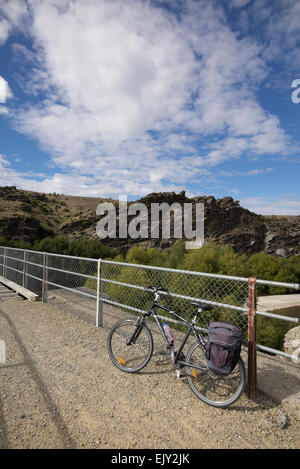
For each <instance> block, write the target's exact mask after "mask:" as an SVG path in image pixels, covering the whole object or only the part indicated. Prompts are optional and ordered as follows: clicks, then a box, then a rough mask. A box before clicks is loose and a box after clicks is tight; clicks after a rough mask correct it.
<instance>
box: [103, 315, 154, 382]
mask: <svg viewBox="0 0 300 469" xmlns="http://www.w3.org/2000/svg"><path fill="white" fill-rule="evenodd" d="M136 327H137V321H136V319H133V318H127V319H121V320H120V321H118V322H117V323H116V324H115V325H114V326H113V327H112V328H111V330H110V332H109V334H108V337H107V349H108V354H109V357H110V359H111V361H112V362H113V364H114V365H115V366H116V367H117V368H119V369H120V370H122V371H125V372H127V373H136V372H137V371H140V370H141V369H143V368H144V367H145V366H146V365H147V364H148V363H149V361H150V359H151V357H152V354H153V337H152V334H151V332H150V330H149V328H148V327H147V326H146V324H143V325H142V326H141V327H142V329H141V331H140V333H139V335H138V338H137V340H136V341H135V343H132V344H131V345H127V343H126V342H127V341H128V339H129V338H131V337H132V334H133V332H134V330H135V329H136ZM137 351H138V352H139V353H138V354H137V353H136V352H137Z"/></svg>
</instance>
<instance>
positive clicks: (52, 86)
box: [0, 0, 288, 195]
mask: <svg viewBox="0 0 300 469" xmlns="http://www.w3.org/2000/svg"><path fill="white" fill-rule="evenodd" d="M242 3H244V4H245V3H246V2H245V1H244V2H242V1H241V0H239V1H238V0H235V2H234V4H235V6H242ZM1 5H2V8H3V5H4V3H3V1H1V0H0V7H1ZM12 5H14V8H13V7H10V9H9V12H8V10H7V11H6V18H7V21H9V22H10V25H16V24H17V23H18V22H19V21H20V18H21V17H22V15H24V12H25V10H26V8H25V7H24V2H21V1H20V2H18V1H17V0H14V1H13V2H12ZM17 5H19V9H18V7H17ZM213 5H214V6H213ZM186 7H187V8H186V13H185V14H184V15H182V16H181V19H178V17H176V16H175V15H173V14H172V13H171V11H167V9H162V8H156V7H154V6H153V4H152V3H151V2H150V1H144V2H140V1H138V0H130V1H129V0H122V1H121V0H115V1H114V2H104V1H102V2H99V1H97V0H86V1H84V2H83V1H80V0H74V1H72V2H69V1H67V0H61V1H58V0H39V1H37V0H32V1H30V11H31V13H30V14H31V19H32V23H30V29H28V32H27V33H28V34H30V35H31V37H32V39H33V41H34V47H35V49H34V51H35V54H36V63H38V65H39V68H37V66H36V65H35V68H33V67H32V68H31V71H30V74H31V76H30V83H31V84H32V90H33V92H34V93H36V92H37V87H38V86H39V89H40V91H42V92H43V93H44V96H45V98H44V100H43V101H42V102H40V104H39V105H36V104H34V105H31V106H29V107H26V109H23V108H19V111H18V113H17V114H15V115H14V125H15V127H16V128H17V129H18V130H19V131H21V132H23V133H25V134H27V135H29V136H30V137H34V138H36V139H37V140H38V141H39V143H40V145H41V147H42V148H43V149H45V150H46V151H47V152H49V153H50V154H51V158H52V162H53V163H54V164H56V165H57V166H58V168H60V169H62V173H61V174H60V175H59V174H57V175H56V176H55V179H54V178H53V179H49V180H47V181H45V182H44V184H50V183H53V184H54V185H58V186H59V185H63V184H65V191H67V190H71V189H72V191H73V190H77V185H76V188H74V184H73V186H72V184H69V180H72V179H73V180H74V175H76V177H77V180H78V181H81V184H82V187H84V189H85V190H86V193H87V191H88V189H87V187H86V186H89V185H90V188H91V190H92V191H93V192H94V191H97V190H98V194H99V193H101V194H106V195H107V194H108V193H110V194H111V193H115V191H120V192H125V193H132V194H140V195H142V194H145V193H146V192H148V191H149V192H151V191H154V190H162V189H163V188H165V190H166V188H172V189H173V190H175V189H179V188H181V187H182V186H184V184H185V183H187V182H188V181H191V180H194V179H196V178H197V177H201V175H203V174H205V171H209V168H210V167H212V166H216V165H218V164H220V163H222V162H223V161H226V160H232V159H237V158H241V157H242V156H243V155H244V154H247V153H248V154H252V155H264V154H272V153H278V152H286V151H288V139H287V136H286V135H285V133H284V131H283V130H282V128H281V125H280V122H279V120H278V119H277V117H276V116H274V115H271V114H269V113H268V112H266V111H265V110H264V109H263V107H262V106H261V105H260V104H259V101H258V99H257V98H256V91H257V89H258V87H259V85H260V83H261V82H262V80H263V79H264V78H265V77H266V75H267V73H268V67H267V66H266V63H265V61H264V60H263V59H262V58H261V53H262V47H261V46H259V45H258V44H257V43H256V42H254V41H253V40H251V39H249V38H244V39H239V38H238V36H237V35H236V34H235V33H233V32H232V31H231V30H230V28H229V26H228V25H227V24H226V22H225V20H224V14H223V11H222V9H221V8H219V7H216V4H214V3H213V2H205V1H196V2H194V1H187V2H186ZM27 21H28V18H27ZM25 23H26V22H25ZM15 50H17V46H15ZM31 60H32V57H31ZM26 86H27V90H28V89H29V88H30V86H28V82H27V85H26ZM212 136H217V138H216V139H215V140H213V141H212V140H211V137H212ZM66 173H67V174H66ZM68 174H70V175H71V176H70V179H69V178H68ZM63 181H64V182H63ZM40 184H41V183H40V182H39V181H37V185H40ZM80 187H81V186H80ZM78 190H79V189H78ZM57 191H58V192H59V191H60V190H58V189H57ZM132 191H136V192H132Z"/></svg>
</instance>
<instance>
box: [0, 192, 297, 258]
mask: <svg viewBox="0 0 300 469" xmlns="http://www.w3.org/2000/svg"><path fill="white" fill-rule="evenodd" d="M103 201H110V202H111V199H108V200H107V199H101V198H92V197H76V196H65V195H59V194H41V193H38V192H32V191H24V190H21V189H16V187H14V186H9V187H8V186H6V187H0V236H3V237H5V238H6V239H8V240H14V241H20V240H23V241H28V242H30V243H33V242H34V241H36V240H40V239H42V238H43V237H45V236H49V235H55V236H67V237H68V238H71V239H74V238H75V239H76V238H80V237H85V238H89V239H98V238H97V234H96V223H97V221H98V219H99V217H97V216H96V207H97V205H98V204H99V203H100V202H103ZM139 202H143V203H144V204H145V205H146V206H147V207H149V208H150V207H151V204H152V203H162V202H166V203H168V204H172V203H174V202H179V203H180V204H183V203H186V202H193V203H194V204H195V203H197V202H202V203H204V209H205V221H204V229H205V242H212V241H213V242H215V243H216V244H218V245H219V246H231V247H232V248H233V249H234V250H235V251H236V252H238V253H245V254H247V255H251V254H254V253H256V252H260V251H266V252H268V253H270V254H276V255H279V256H284V257H289V256H291V255H299V254H300V216H262V215H257V214H256V213H253V212H250V211H249V210H247V209H245V208H243V207H241V206H240V205H239V202H238V201H235V200H233V199H232V197H224V198H222V199H216V198H215V197H213V196H199V197H196V198H194V199H189V198H187V197H186V196H185V193H184V192H181V193H179V194H176V193H175V192H161V193H153V194H149V195H147V196H146V197H143V198H142V199H140V200H139ZM114 204H115V206H116V208H117V209H118V203H117V202H115V201H114ZM194 217H195V214H194ZM172 223H173V217H172V215H171V233H172ZM175 241H176V239H174V238H170V239H164V238H162V237H160V238H158V239H150V233H149V236H148V238H144V239H141V238H138V239H136V240H133V239H129V238H126V239H118V238H116V239H107V240H105V241H104V242H105V243H108V244H109V245H110V246H113V247H116V248H118V249H121V250H122V251H126V250H127V249H128V248H129V247H130V246H132V245H136V244H138V245H144V246H149V247H157V248H165V247H169V246H170V245H171V244H173V243H174V242H175Z"/></svg>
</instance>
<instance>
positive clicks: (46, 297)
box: [0, 246, 299, 356]
mask: <svg viewBox="0 0 300 469" xmlns="http://www.w3.org/2000/svg"><path fill="white" fill-rule="evenodd" d="M0 276H2V277H4V278H5V279H8V280H11V281H13V282H15V283H16V284H17V285H20V286H23V287H25V288H26V289H28V290H30V291H31V292H34V293H36V294H37V295H39V297H40V298H41V299H43V301H48V302H50V303H54V304H56V305H59V304H63V306H64V308H65V309H66V310H68V311H70V312H72V313H74V312H75V313H76V311H80V312H81V314H82V315H85V317H86V318H88V319H89V320H90V321H93V322H94V321H95V313H96V325H98V326H101V325H103V313H104V317H105V316H109V315H111V317H112V318H113V319H114V318H115V317H117V315H114V313H115V312H117V311H118V312H120V311H127V312H130V313H131V314H135V313H140V312H145V311H147V310H148V309H149V308H150V306H151V304H152V301H153V294H152V293H150V292H148V291H146V287H147V285H153V286H158V285H160V286H162V287H163V288H165V289H167V290H168V292H169V294H168V295H162V296H161V303H162V304H163V305H164V306H165V307H167V308H169V309H171V310H173V311H175V312H176V313H177V314H179V315H180V316H181V317H184V318H185V319H187V320H189V319H191V318H192V317H193V314H194V312H195V307H194V306H192V305H191V302H192V301H199V300H201V301H203V302H206V303H208V304H211V305H213V306H214V308H213V310H212V311H210V312H205V313H203V314H202V315H201V317H199V322H198V326H199V328H201V329H207V327H208V324H209V322H211V321H226V322H231V323H233V324H235V325H237V326H239V327H240V328H241V329H242V330H243V331H244V338H245V341H247V340H248V337H247V334H248V330H249V305H248V298H249V285H248V280H249V279H247V278H242V277H229V276H225V275H216V274H209V273H204V272H195V271H185V270H179V269H169V268H163V267H156V266H147V265H137V264H128V263H126V262H115V261H110V260H99V259H90V258H84V257H75V256H68V255H63V254H52V253H44V252H38V251H31V250H23V249H16V248H9V247H3V246H0ZM256 283H257V284H258V285H272V286H275V287H286V288H291V289H299V285H298V284H288V283H280V282H271V281H265V280H256ZM104 305H105V308H103V306H104ZM87 311H88V312H87ZM161 314H162V316H161V317H162V318H168V319H169V321H170V322H171V323H173V324H174V327H176V328H179V329H180V328H181V324H179V322H178V321H177V320H174V318H173V317H171V316H170V315H168V313H166V312H165V311H163V312H161ZM256 315H257V316H264V317H267V318H269V320H270V318H272V319H277V320H285V321H291V322H294V323H296V324H299V319H298V318H294V317H287V316H286V317H282V316H280V315H276V314H272V313H266V312H261V311H256ZM256 347H257V348H258V349H259V348H260V349H261V350H265V351H268V352H271V353H278V354H281V355H284V356H287V354H285V353H283V352H282V351H280V350H273V349H272V348H269V349H268V348H267V347H261V346H260V345H256Z"/></svg>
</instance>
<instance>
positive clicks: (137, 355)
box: [107, 285, 246, 408]
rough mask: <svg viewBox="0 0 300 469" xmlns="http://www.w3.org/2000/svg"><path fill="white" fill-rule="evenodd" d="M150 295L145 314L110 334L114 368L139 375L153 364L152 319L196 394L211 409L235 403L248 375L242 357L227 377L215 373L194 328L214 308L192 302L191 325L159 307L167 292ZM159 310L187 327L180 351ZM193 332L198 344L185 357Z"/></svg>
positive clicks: (120, 324) (155, 289)
mask: <svg viewBox="0 0 300 469" xmlns="http://www.w3.org/2000/svg"><path fill="white" fill-rule="evenodd" d="M146 290H147V291H150V292H153V293H154V301H153V303H152V305H151V307H150V309H149V311H147V312H146V313H142V315H141V316H139V317H138V318H126V319H120V320H119V321H118V322H117V323H116V324H115V325H114V326H113V327H112V328H111V330H110V332H109V334H108V338H107V347H108V354H109V356H110V359H111V360H112V362H113V364H114V365H115V366H116V367H117V368H119V369H120V370H122V371H124V372H127V373H136V372H138V371H140V370H142V369H143V368H144V367H145V366H146V365H147V364H148V363H149V361H150V359H151V357H152V354H153V348H154V345H153V337H152V333H151V331H150V329H149V327H148V326H147V325H146V323H145V321H146V318H147V317H150V316H152V317H153V318H154V321H155V322H156V324H157V326H158V329H159V331H160V333H161V335H162V337H163V339H164V342H165V344H166V346H167V349H168V350H169V351H170V356H171V362H172V364H173V365H174V367H175V368H176V370H177V371H176V372H177V373H178V374H179V373H180V371H182V370H184V373H185V376H186V379H187V382H188V384H189V386H190V387H191V389H192V391H193V393H194V394H195V395H196V396H197V397H198V398H199V399H201V401H203V402H205V403H206V404H208V405H211V406H214V407H222V408H224V407H228V406H230V405H232V404H233V403H234V402H236V401H237V400H238V399H239V397H240V396H241V394H242V393H243V391H244V389H245V384H246V373H245V366H244V363H243V360H242V358H241V357H240V358H239V360H238V362H237V364H236V366H235V368H234V370H233V371H232V372H231V373H230V374H229V375H227V376H222V375H217V374H215V373H213V372H212V371H211V370H210V369H209V368H208V366H207V358H206V355H205V345H206V340H205V337H203V335H202V334H201V333H200V332H198V331H197V330H196V328H195V323H196V321H197V319H198V316H199V315H200V313H201V312H202V311H209V310H211V309H213V306H211V305H208V304H206V303H204V302H191V305H193V306H195V307H197V311H196V313H195V316H194V318H193V320H192V322H189V321H188V320H187V319H185V318H182V317H181V316H179V315H178V314H177V313H175V312H174V311H172V310H170V309H168V308H166V307H165V306H163V305H162V304H160V303H158V300H159V298H160V296H161V295H162V294H163V295H168V294H169V293H168V291H167V290H166V289H165V288H163V287H161V286H157V287H153V286H151V285H148V286H147V287H146ZM156 308H159V309H162V310H164V311H167V312H168V313H170V314H171V315H172V316H175V317H176V318H178V319H180V320H181V321H183V322H184V323H185V324H186V325H187V326H188V331H187V333H186V335H185V336H184V338H183V340H182V342H181V344H180V347H179V349H178V351H177V352H176V351H175V349H174V342H173V341H170V340H169V339H168V338H167V336H166V334H165V331H164V328H163V326H162V323H161V321H160V318H159V317H158V313H157V311H156ZM191 332H193V334H194V336H195V338H196V341H195V342H194V343H193V344H192V345H191V347H190V348H189V350H188V352H187V354H186V357H185V356H184V354H183V348H184V346H185V344H186V342H187V340H188V338H189V336H190V334H191Z"/></svg>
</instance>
